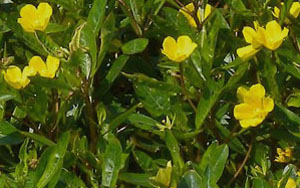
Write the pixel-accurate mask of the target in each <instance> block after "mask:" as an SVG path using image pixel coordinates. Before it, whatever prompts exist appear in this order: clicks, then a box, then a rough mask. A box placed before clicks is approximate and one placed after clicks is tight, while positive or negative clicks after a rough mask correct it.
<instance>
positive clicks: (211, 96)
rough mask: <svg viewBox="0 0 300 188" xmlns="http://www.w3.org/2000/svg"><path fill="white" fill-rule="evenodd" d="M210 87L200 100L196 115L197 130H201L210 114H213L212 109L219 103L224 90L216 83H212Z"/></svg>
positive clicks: (205, 90)
mask: <svg viewBox="0 0 300 188" xmlns="http://www.w3.org/2000/svg"><path fill="white" fill-rule="evenodd" d="M211 83H212V84H211V86H210V87H206V88H204V93H203V96H202V97H201V98H200V100H199V102H198V106H197V114H196V122H195V125H196V129H197V130H199V129H200V128H201V127H202V125H203V123H204V121H205V119H206V117H207V116H208V114H209V113H210V112H211V109H212V107H213V106H214V105H215V103H216V102H217V99H218V98H219V96H220V94H221V92H222V89H221V88H220V86H218V85H217V84H216V83H214V82H211Z"/></svg>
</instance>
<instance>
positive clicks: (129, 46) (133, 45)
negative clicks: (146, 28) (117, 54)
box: [122, 38, 149, 55]
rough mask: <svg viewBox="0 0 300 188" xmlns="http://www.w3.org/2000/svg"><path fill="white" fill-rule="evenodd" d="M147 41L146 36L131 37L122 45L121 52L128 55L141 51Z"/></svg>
mask: <svg viewBox="0 0 300 188" xmlns="http://www.w3.org/2000/svg"><path fill="white" fill-rule="evenodd" d="M148 43H149V40H148V39H146V38H138V39H133V40H131V41H129V42H127V43H126V44H124V45H123V46H122V52H123V53H124V54H128V55H132V54H136V53H141V52H142V51H144V50H145V48H146V47H147V45H148Z"/></svg>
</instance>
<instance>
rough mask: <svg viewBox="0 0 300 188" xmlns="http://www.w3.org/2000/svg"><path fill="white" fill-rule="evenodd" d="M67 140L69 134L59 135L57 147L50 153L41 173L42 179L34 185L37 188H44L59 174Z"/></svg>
mask: <svg viewBox="0 0 300 188" xmlns="http://www.w3.org/2000/svg"><path fill="white" fill-rule="evenodd" d="M69 140H70V132H65V133H63V134H62V135H61V137H60V139H59V140H58V143H57V145H56V146H55V149H54V151H53V152H52V153H51V155H50V156H49V158H48V162H47V165H46V168H45V171H44V172H43V175H42V177H41V178H40V180H39V181H38V183H37V185H36V187H37V188H43V187H45V186H46V185H47V184H48V183H49V182H50V181H51V180H52V178H53V177H54V176H55V175H57V174H59V173H60V171H61V169H62V165H63V159H64V156H65V153H66V151H67V147H68V144H69ZM57 180H58V179H57ZM52 184H54V185H55V184H56V183H52Z"/></svg>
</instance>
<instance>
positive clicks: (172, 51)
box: [161, 36, 177, 60]
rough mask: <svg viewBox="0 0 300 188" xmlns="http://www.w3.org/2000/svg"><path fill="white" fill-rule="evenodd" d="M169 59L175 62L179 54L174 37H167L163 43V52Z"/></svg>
mask: <svg viewBox="0 0 300 188" xmlns="http://www.w3.org/2000/svg"><path fill="white" fill-rule="evenodd" d="M161 52H162V53H163V54H165V55H166V56H167V57H168V58H169V59H171V60H175V58H176V53H177V44H176V41H175V39H174V38H173V37H170V36H168V37H166V38H165V39H164V42H163V49H162V51H161Z"/></svg>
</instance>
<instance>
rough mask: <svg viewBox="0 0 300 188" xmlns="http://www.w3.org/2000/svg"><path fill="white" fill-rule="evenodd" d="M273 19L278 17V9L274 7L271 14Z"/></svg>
mask: <svg viewBox="0 0 300 188" xmlns="http://www.w3.org/2000/svg"><path fill="white" fill-rule="evenodd" d="M272 14H273V16H274V17H275V18H279V16H280V9H279V8H278V7H274V11H273V12H272Z"/></svg>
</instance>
